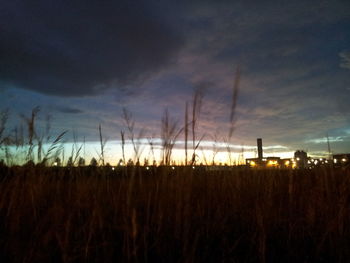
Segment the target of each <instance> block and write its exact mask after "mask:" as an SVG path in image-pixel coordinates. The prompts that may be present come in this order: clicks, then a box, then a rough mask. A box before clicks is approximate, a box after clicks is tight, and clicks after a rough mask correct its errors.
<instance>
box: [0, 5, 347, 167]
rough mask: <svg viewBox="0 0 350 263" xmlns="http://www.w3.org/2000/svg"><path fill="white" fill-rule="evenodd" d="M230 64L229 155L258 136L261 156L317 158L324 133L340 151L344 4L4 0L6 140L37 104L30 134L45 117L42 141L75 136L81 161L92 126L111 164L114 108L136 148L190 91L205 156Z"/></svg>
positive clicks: (249, 147) (1, 74)
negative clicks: (132, 130)
mask: <svg viewBox="0 0 350 263" xmlns="http://www.w3.org/2000/svg"><path fill="white" fill-rule="evenodd" d="M237 67H239V68H240V71H241V75H240V80H241V81H240V86H239V96H238V104H237V109H236V115H235V116H236V117H235V118H236V122H235V127H236V128H235V130H234V134H233V138H232V140H231V143H232V144H233V145H235V147H234V148H233V151H237V152H241V148H242V147H244V149H245V151H246V152H249V151H253V150H254V147H255V144H256V138H258V137H261V138H263V144H264V146H265V147H266V148H265V152H266V154H267V155H283V156H286V155H288V154H291V153H292V152H293V151H295V150H297V149H304V150H307V151H308V152H309V154H311V155H322V154H325V152H327V141H326V139H325V138H326V134H327V133H328V135H329V141H330V144H331V148H332V151H333V152H334V153H342V152H350V1H348V0H344V1H340V0H339V1H336V0H329V1H322V0H319V1H307V0H303V1H290V0H289V1H150V0H147V1H130V0H129V1H126V0H119V1H68V0H67V1H57V0H55V1H50V0H41V1H29V0H28V1H25V0H22V1H21V0H12V1H3V2H2V3H1V6H0V105H1V106H0V110H4V109H7V108H8V109H9V110H10V119H9V127H8V131H7V132H8V133H10V132H11V129H12V128H14V127H15V126H16V125H17V126H19V125H20V123H21V118H20V117H19V114H24V115H27V116H29V114H30V111H31V109H32V108H33V107H35V106H40V108H41V112H40V114H39V121H38V126H37V129H38V132H39V133H40V132H42V130H44V127H45V120H46V115H50V116H51V117H52V131H51V132H52V134H53V135H57V134H59V133H60V132H62V131H64V130H69V133H68V134H67V136H66V140H68V141H71V140H72V138H73V135H72V133H73V131H74V132H75V133H76V134H77V137H78V138H79V140H82V139H83V138H84V137H85V140H86V141H87V147H88V148H89V150H88V151H89V156H90V155H91V156H92V155H94V151H95V148H94V147H98V146H96V141H98V125H99V124H101V126H102V130H103V134H104V137H105V138H107V139H108V141H109V142H110V144H109V145H108V147H107V148H108V151H109V152H108V155H109V156H110V158H111V159H110V160H112V159H113V158H115V159H117V158H118V157H111V156H113V154H118V153H120V149H119V148H120V146H118V145H117V144H118V141H119V140H120V131H121V130H125V126H124V124H123V120H122V118H121V113H122V109H123V108H124V107H125V108H127V109H128V110H129V111H130V112H132V114H133V116H134V119H135V123H136V124H135V125H136V127H137V128H141V127H142V128H145V130H146V132H145V135H144V137H145V140H144V141H145V143H146V141H147V140H146V138H147V137H150V136H152V137H153V138H155V141H157V138H159V134H160V128H161V125H160V120H161V117H162V114H163V112H164V109H165V108H168V110H169V113H170V115H171V116H172V117H173V118H174V119H177V120H178V121H179V127H180V126H181V125H183V122H184V121H183V116H184V111H185V103H186V101H187V102H189V103H191V100H192V96H193V90H195V89H198V88H201V89H202V90H203V93H204V97H203V105H202V111H201V115H200V118H199V123H198V125H199V126H198V133H199V134H204V135H205V137H204V142H203V144H202V148H203V151H205V150H210V149H212V148H213V141H214V140H216V141H217V142H218V143H217V144H216V147H217V148H220V147H221V146H222V145H221V144H220V143H219V142H223V141H224V139H225V138H227V134H228V129H229V117H230V104H231V97H232V86H233V83H234V79H235V72H236V68H237ZM22 122H23V121H22ZM181 140H183V136H182V135H181V136H180V138H179V144H178V145H177V148H182V147H183V143H182V142H181ZM116 148H118V150H115V149H116ZM221 148H222V149H221ZM221 148H220V149H221V150H222V151H224V150H225V147H224V146H222V147H221ZM113 151H117V152H116V153H114V152H113ZM282 153H284V154H282ZM248 155H249V154H248ZM248 155H247V156H248ZM250 156H252V155H250ZM223 161H224V159H223Z"/></svg>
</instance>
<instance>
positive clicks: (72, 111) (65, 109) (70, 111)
mask: <svg viewBox="0 0 350 263" xmlns="http://www.w3.org/2000/svg"><path fill="white" fill-rule="evenodd" d="M55 110H56V111H58V112H61V113H68V114H79V113H83V111H82V110H80V109H76V108H71V107H66V106H59V107H55Z"/></svg>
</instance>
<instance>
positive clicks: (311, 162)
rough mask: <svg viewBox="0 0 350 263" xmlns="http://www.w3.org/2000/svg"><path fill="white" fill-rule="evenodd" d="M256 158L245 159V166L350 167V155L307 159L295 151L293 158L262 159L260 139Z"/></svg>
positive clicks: (300, 152) (304, 153)
mask: <svg viewBox="0 0 350 263" xmlns="http://www.w3.org/2000/svg"><path fill="white" fill-rule="evenodd" d="M257 149H258V157H257V158H247V159H246V165H247V166H248V167H251V168H257V169H259V168H281V169H284V168H298V169H312V168H315V167H319V166H332V167H335V168H339V167H345V166H350V154H334V155H333V156H332V159H331V158H313V157H308V156H307V153H306V152H305V151H303V150H297V151H296V152H295V153H294V158H287V159H281V158H280V157H264V156H263V147H262V139H261V138H258V139H257Z"/></svg>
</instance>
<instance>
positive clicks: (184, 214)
mask: <svg viewBox="0 0 350 263" xmlns="http://www.w3.org/2000/svg"><path fill="white" fill-rule="evenodd" d="M0 169H1V173H0V174H1V183H0V258H1V260H2V261H1V262H349V260H350V249H349V244H350V227H349V222H350V209H349V207H350V172H349V170H344V169H337V170H335V169H332V168H322V169H321V168H320V169H313V170H278V169H276V170H254V169H247V168H244V167H240V168H239V167H236V168H230V169H226V170H215V169H211V170H208V169H206V168H205V167H199V166H197V167H196V168H195V169H192V167H175V169H171V167H168V166H164V167H151V168H150V169H149V170H146V169H145V167H143V166H140V167H137V166H133V167H126V168H119V169H116V170H112V169H110V168H102V167H81V168H79V167H71V168H67V167H62V168H59V167H44V166H40V165H37V166H31V165H27V166H22V167H19V166H17V167H16V166H13V167H11V168H9V167H6V166H2V167H1V168H0Z"/></svg>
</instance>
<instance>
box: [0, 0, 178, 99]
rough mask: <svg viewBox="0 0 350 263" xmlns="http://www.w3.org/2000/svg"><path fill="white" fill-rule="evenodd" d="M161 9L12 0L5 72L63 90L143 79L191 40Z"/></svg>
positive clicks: (6, 8)
mask: <svg viewBox="0 0 350 263" xmlns="http://www.w3.org/2000/svg"><path fill="white" fill-rule="evenodd" d="M154 10H156V9H155V8H154V7H153V6H152V5H151V4H150V3H149V2H148V3H147V5H146V2H145V1H127V0H125V1H48V0H42V1H36V2H35V3H32V2H30V1H6V2H4V3H2V5H1V8H0V25H1V30H0V39H1V43H0V57H1V60H0V80H1V81H3V82H5V83H10V84H15V85H17V86H19V87H21V88H26V89H30V90H35V91H38V92H41V93H45V94H52V95H59V96H84V95H92V94H97V93H100V92H101V91H103V90H105V89H107V88H110V87H122V86H125V85H129V84H133V83H135V82H136V83H139V82H142V81H143V80H145V79H147V78H148V77H149V76H150V74H152V73H154V72H155V71H158V70H160V69H162V68H163V67H164V66H165V65H167V64H168V63H170V62H171V61H172V59H173V58H174V56H175V55H176V53H177V51H179V49H180V48H181V47H182V45H183V38H182V36H181V35H180V34H178V33H177V32H176V31H175V30H174V28H173V27H171V26H170V25H169V23H167V22H166V19H165V18H164V17H162V16H161V15H159V14H160V12H158V13H157V14H156V13H155V12H154Z"/></svg>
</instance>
